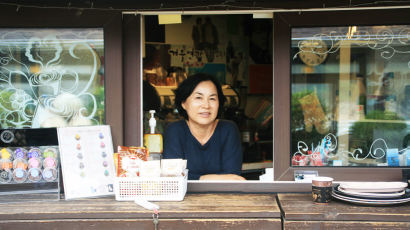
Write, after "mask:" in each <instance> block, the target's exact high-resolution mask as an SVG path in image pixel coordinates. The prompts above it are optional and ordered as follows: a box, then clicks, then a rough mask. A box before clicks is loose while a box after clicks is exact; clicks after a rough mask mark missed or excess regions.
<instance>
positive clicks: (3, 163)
mask: <svg viewBox="0 0 410 230" xmlns="http://www.w3.org/2000/svg"><path fill="white" fill-rule="evenodd" d="M12 168H13V162H11V160H6V159H1V160H0V169H1V170H10V169H12Z"/></svg>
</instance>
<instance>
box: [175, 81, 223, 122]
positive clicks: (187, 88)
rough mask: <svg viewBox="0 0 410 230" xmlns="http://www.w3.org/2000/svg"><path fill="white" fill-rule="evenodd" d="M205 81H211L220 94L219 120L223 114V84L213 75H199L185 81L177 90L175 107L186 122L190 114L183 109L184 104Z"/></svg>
mask: <svg viewBox="0 0 410 230" xmlns="http://www.w3.org/2000/svg"><path fill="white" fill-rule="evenodd" d="M203 81H211V82H212V83H213V84H214V85H215V87H216V91H217V92H218V101H219V108H218V115H217V118H218V117H220V116H221V114H222V110H223V106H224V103H225V96H224V94H223V92H222V87H221V84H219V82H218V80H217V79H216V78H215V77H214V76H212V75H209V74H205V73H197V74H194V75H191V76H189V77H188V78H187V79H185V80H184V81H183V82H182V83H181V84H180V85H179V86H178V88H177V89H176V90H175V107H176V109H177V110H178V113H179V114H181V115H182V116H183V117H184V118H185V119H186V120H188V114H187V112H186V111H185V109H184V108H182V103H184V102H185V101H186V99H187V98H188V97H189V96H190V95H191V94H192V92H194V89H195V88H196V87H197V86H198V85H199V83H201V82H203Z"/></svg>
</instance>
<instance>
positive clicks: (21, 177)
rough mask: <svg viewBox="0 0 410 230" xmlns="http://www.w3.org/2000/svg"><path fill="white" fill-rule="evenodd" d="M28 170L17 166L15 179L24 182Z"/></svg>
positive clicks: (14, 172)
mask: <svg viewBox="0 0 410 230" xmlns="http://www.w3.org/2000/svg"><path fill="white" fill-rule="evenodd" d="M27 174H28V173H27V171H26V170H24V169H22V168H16V169H14V171H13V180H14V181H15V182H17V183H23V182H25V181H26V180H27Z"/></svg>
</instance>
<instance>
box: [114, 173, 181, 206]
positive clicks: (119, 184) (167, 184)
mask: <svg viewBox="0 0 410 230" xmlns="http://www.w3.org/2000/svg"><path fill="white" fill-rule="evenodd" d="M184 174H185V176H181V177H147V178H141V177H116V178H115V183H114V192H115V199H116V200H119V201H130V200H132V201H133V200H135V199H137V198H142V199H145V200H149V201H181V200H183V199H184V197H185V194H186V190H187V179H188V170H185V172H184Z"/></svg>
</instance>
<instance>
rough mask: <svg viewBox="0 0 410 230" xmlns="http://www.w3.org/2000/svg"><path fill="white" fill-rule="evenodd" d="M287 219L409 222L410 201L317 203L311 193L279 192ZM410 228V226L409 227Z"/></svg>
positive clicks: (334, 201)
mask: <svg viewBox="0 0 410 230" xmlns="http://www.w3.org/2000/svg"><path fill="white" fill-rule="evenodd" d="M278 199H279V203H280V205H281V208H282V211H283V216H284V218H285V220H286V221H376V222H377V221H385V222H390V221H391V222H409V223H410V203H409V202H408V203H406V204H401V205H394V206H384V207H380V206H359V205H355V204H351V203H346V202H341V201H338V200H332V201H331V202H330V203H329V204H324V205H323V204H315V203H313V202H312V196H311V194H279V195H278ZM408 229H410V228H408Z"/></svg>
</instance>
